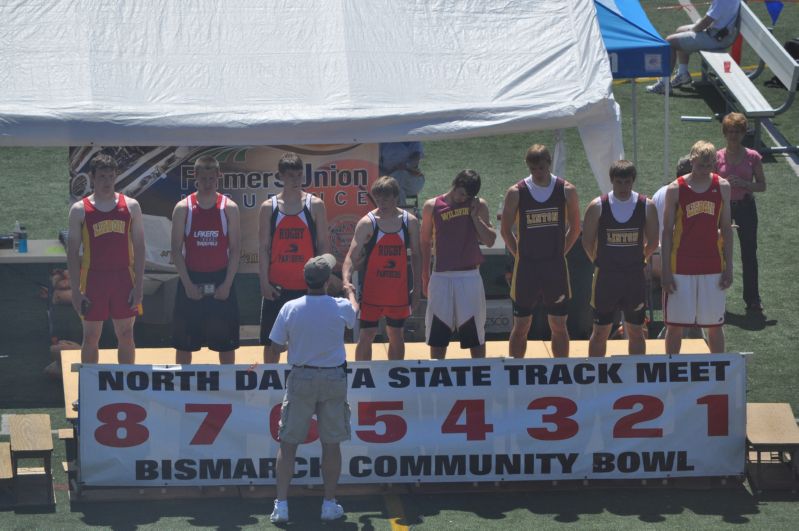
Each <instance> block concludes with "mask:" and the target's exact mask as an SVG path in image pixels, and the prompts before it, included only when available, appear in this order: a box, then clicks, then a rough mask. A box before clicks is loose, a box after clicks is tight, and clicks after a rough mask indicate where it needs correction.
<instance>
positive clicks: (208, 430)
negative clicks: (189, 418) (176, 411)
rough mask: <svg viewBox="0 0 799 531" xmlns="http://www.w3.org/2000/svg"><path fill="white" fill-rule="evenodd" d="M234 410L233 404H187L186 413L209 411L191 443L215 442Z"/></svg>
mask: <svg viewBox="0 0 799 531" xmlns="http://www.w3.org/2000/svg"><path fill="white" fill-rule="evenodd" d="M232 412H233V405H232V404H186V413H207V414H206V415H205V418H204V419H203V421H202V424H200V427H199V428H197V433H195V434H194V437H192V439H191V442H190V443H189V444H214V441H215V440H216V436H217V435H219V432H220V431H222V426H224V425H225V422H227V419H228V417H229V416H230V414H231V413H232Z"/></svg>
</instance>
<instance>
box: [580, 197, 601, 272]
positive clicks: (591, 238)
mask: <svg viewBox="0 0 799 531" xmlns="http://www.w3.org/2000/svg"><path fill="white" fill-rule="evenodd" d="M601 214H602V199H601V198H599V197H597V198H596V199H594V200H593V201H591V202H590V203H588V208H586V209H585V218H584V219H583V249H585V254H587V255H588V258H590V259H591V261H592V262H593V261H594V260H596V240H597V234H598V231H599V216H600V215H601Z"/></svg>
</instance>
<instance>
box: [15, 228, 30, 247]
mask: <svg viewBox="0 0 799 531" xmlns="http://www.w3.org/2000/svg"><path fill="white" fill-rule="evenodd" d="M17 252H18V253H27V252H28V231H27V230H25V226H24V225H21V226H20V228H19V246H18V248H17Z"/></svg>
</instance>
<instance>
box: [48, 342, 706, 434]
mask: <svg viewBox="0 0 799 531" xmlns="http://www.w3.org/2000/svg"><path fill="white" fill-rule="evenodd" d="M345 348H346V349H347V361H355V345H354V344H351V343H347V344H345ZM569 348H570V353H569V357H571V358H586V357H588V341H572V342H571V343H570V347H569ZM682 350H683V352H684V353H686V354H707V353H708V352H709V350H708V348H707V344H706V343H705V342H704V340H702V339H683V342H682ZM646 351H647V353H649V354H663V353H665V342H664V341H663V340H662V339H647V341H646ZM607 353H608V354H607V355H608V356H617V355H627V340H610V341H608V349H607ZM486 356H487V357H489V358H502V357H508V342H507V341H487V342H486ZM470 357H471V355H470V354H469V350H468V349H462V348H460V347H459V346H458V344H457V343H451V344H450V347H449V349H448V350H447V359H469V358H470ZM526 357H527V358H531V359H535V358H542V359H543V358H552V357H553V356H552V352H551V350H550V343H549V342H548V341H528V342H527V356H526ZM405 359H406V360H429V359H430V347H428V346H427V345H426V344H424V343H406V344H405ZM99 361H100V363H116V362H117V351H116V350H114V349H102V350H100V353H99ZM192 361H193V362H194V363H197V364H217V363H219V355H218V354H217V353H216V352H213V351H210V350H208V349H207V348H203V349H202V350H200V351H198V352H195V353H194V356H193V357H192ZM280 361H281V363H285V362H286V352H283V353H281V355H280ZM385 361H388V344H387V343H375V344H374V345H373V347H372V363H381V362H385ZM78 363H80V351H79V350H63V351H61V369H62V371H61V374H62V378H63V382H64V411H65V414H66V418H67V420H75V419H77V418H78V412H77V411H75V410H73V409H72V403H73V402H74V401H75V400H77V399H78V372H77V371H73V370H72V366H73V364H78ZM262 363H263V347H261V346H249V347H241V348H239V349H238V350H237V351H236V364H237V365H253V364H262ZM136 364H138V365H174V364H175V349H172V348H139V349H136Z"/></svg>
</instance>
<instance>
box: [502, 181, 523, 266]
mask: <svg viewBox="0 0 799 531" xmlns="http://www.w3.org/2000/svg"><path fill="white" fill-rule="evenodd" d="M518 213H519V188H517V187H516V186H515V185H514V186H511V187H510V188H508V191H507V192H505V203H504V205H503V207H502V220H501V221H500V223H499V233H500V234H501V235H502V239H503V240H505V248H506V249H507V250H508V252H509V253H510V254H512V255H513V256H516V252H517V249H518V247H519V241H518V240H517V239H516V235H515V234H513V225H514V223H515V222H516V216H517V215H518Z"/></svg>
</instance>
